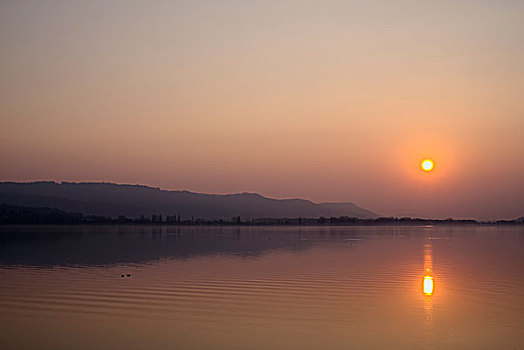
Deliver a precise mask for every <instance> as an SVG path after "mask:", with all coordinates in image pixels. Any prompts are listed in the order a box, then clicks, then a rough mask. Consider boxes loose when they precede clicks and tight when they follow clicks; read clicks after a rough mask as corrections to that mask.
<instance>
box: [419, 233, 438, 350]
mask: <svg viewBox="0 0 524 350" xmlns="http://www.w3.org/2000/svg"><path fill="white" fill-rule="evenodd" d="M432 272H433V254H432V247H431V243H427V244H425V245H424V277H423V278H422V294H423V295H424V314H425V329H424V333H423V339H424V340H423V342H424V343H425V344H426V346H427V348H428V349H429V348H433V302H432V296H433V292H434V282H435V279H434V277H433V275H432Z"/></svg>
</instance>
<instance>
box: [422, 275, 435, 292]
mask: <svg viewBox="0 0 524 350" xmlns="http://www.w3.org/2000/svg"><path fill="white" fill-rule="evenodd" d="M423 291H424V294H425V295H428V296H431V295H433V276H430V275H426V276H424V282H423Z"/></svg>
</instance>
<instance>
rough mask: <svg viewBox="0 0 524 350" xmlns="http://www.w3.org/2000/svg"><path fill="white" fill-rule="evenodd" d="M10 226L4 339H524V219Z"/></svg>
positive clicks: (360, 344) (5, 237) (247, 343)
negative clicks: (504, 222)
mask: <svg viewBox="0 0 524 350" xmlns="http://www.w3.org/2000/svg"><path fill="white" fill-rule="evenodd" d="M0 237H1V238H0V280H1V281H2V288H1V289H0V329H1V330H2V331H1V333H0V348H2V349H34V348H39V349H73V348H74V349H155V348H156V349H162V348H178V349H348V348H349V349H521V348H522V347H523V346H524V332H523V328H522V325H523V324H524V274H522V269H523V268H524V259H523V255H522V252H523V251H524V228H523V227H517V226H511V227H490V226H454V227H446V226H441V227H179V228H177V227H172V226H169V227H168V226H164V227H151V226H148V227H137V226H110V227H109V226H108V227H66V226H61V227H1V228H0ZM428 269H429V271H428ZM127 273H130V274H131V276H130V277H121V275H122V274H127ZM426 275H431V276H432V277H433V281H434V284H433V285H432V287H433V288H432V291H431V293H429V294H424V290H423V280H424V276H426Z"/></svg>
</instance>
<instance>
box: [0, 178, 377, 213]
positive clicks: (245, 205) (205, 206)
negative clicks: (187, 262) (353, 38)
mask: <svg viewBox="0 0 524 350" xmlns="http://www.w3.org/2000/svg"><path fill="white" fill-rule="evenodd" d="M0 203H5V204H12V205H25V206H44V207H50V208H56V209H61V210H67V211H76V212H80V213H83V214H87V215H104V216H119V215H125V216H128V217H139V216H141V215H145V216H151V215H159V214H160V215H180V216H181V217H186V218H187V217H198V218H204V219H220V218H231V217H236V216H240V217H242V218H264V217H320V216H325V217H329V216H349V217H357V218H376V217H378V215H377V214H375V213H373V212H372V211H369V210H367V209H364V208H361V207H359V206H358V205H356V204H354V203H352V202H340V203H339V202H329V203H315V202H313V201H310V200H307V199H302V198H289V199H276V198H270V197H265V196H263V195H261V194H259V193H253V192H241V193H231V194H212V193H200V192H191V191H187V190H164V189H161V188H159V187H152V186H146V185H139V184H116V183H111V182H67V181H62V182H56V181H34V182H14V181H5V182H0Z"/></svg>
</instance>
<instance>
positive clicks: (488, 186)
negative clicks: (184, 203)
mask: <svg viewBox="0 0 524 350" xmlns="http://www.w3.org/2000/svg"><path fill="white" fill-rule="evenodd" d="M0 48H1V51H0V69H1V79H0V88H1V94H0V180H17V181H27V180H43V179H49V180H57V181H61V180H69V181H85V180H88V181H100V180H103V181H112V182H119V183H141V184H148V185H154V186H159V187H162V188H165V189H187V190H192V191H201V192H212V193H230V192H243V191H249V192H259V193H261V194H263V195H266V196H272V197H278V198H289V197H301V198H307V199H311V200H314V201H352V202H355V203H357V204H359V205H361V206H364V207H366V208H369V209H371V210H373V211H375V212H378V213H380V214H384V215H403V214H407V215H421V216H432V217H449V216H453V217H473V218H489V219H492V218H514V217H517V216H522V215H524V155H523V153H524V94H523V92H524V1H483V0H477V1H457V0H453V1H423V0H410V1H391V0H388V1H368V0H366V1H342V0H338V1H329V0H328V1H326V0H323V1H307V0H300V1H285V0H284V1H283V0H279V1H267V0H264V1H258V0H257V1H245V0H238V1H228V0H221V1H216V0H210V1H200V0H191V1H129V0H126V1H116V0H115V1H107V0H104V1H93V0H90V1H73V0H68V1H42V0H37V1H22V0H13V1H4V0H2V1H0ZM425 157H429V158H433V159H434V160H435V162H436V168H435V170H434V171H433V172H432V173H430V174H425V173H423V172H422V171H421V170H420V168H419V162H420V161H421V160H422V159H423V158H425Z"/></svg>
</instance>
